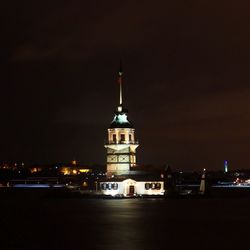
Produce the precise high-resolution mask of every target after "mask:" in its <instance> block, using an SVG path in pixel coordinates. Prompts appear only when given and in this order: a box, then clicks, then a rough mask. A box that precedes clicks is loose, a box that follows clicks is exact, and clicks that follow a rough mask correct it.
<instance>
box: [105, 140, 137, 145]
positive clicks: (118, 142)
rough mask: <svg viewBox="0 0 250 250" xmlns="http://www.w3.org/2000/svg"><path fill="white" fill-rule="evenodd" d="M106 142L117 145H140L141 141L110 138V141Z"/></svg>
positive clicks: (106, 142)
mask: <svg viewBox="0 0 250 250" xmlns="http://www.w3.org/2000/svg"><path fill="white" fill-rule="evenodd" d="M104 144H105V145H117V144H130V145H139V141H124V140H115V141H113V140H108V141H105V142H104Z"/></svg>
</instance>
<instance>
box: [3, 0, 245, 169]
mask: <svg viewBox="0 0 250 250" xmlns="http://www.w3.org/2000/svg"><path fill="white" fill-rule="evenodd" d="M249 8H250V4H249V1H247V0H238V1H232V0H231V1H230V0H226V1H224V0H219V1H215V0H202V1H201V0H188V1H187V0H176V1H168V0H167V1H82V0H81V1H80V0H79V1H61V0H60V1H56V0H54V1H40V0H37V1H33V0H29V1H19V0H13V1H4V2H2V3H1V8H0V12H1V15H0V16H1V17H0V18H1V20H0V30H1V34H0V45H1V46H0V63H1V64H0V65H1V70H0V71H1V74H0V80H1V92H0V93H1V99H0V114H1V122H0V138H1V139H0V145H1V146H0V161H1V162H3V161H24V162H26V163H52V162H69V161H71V160H72V159H73V158H75V159H76V160H78V161H80V162H81V163H83V164H93V163H100V164H105V149H104V147H103V144H104V140H105V139H106V137H107V131H106V130H107V128H108V126H109V124H110V122H111V121H112V119H113V112H114V110H115V108H116V106H117V104H118V101H119V95H118V84H117V81H116V78H117V71H118V69H119V61H120V59H122V61H123V71H124V105H125V106H126V107H127V108H128V110H129V119H130V120H131V122H132V123H133V124H134V126H135V128H136V134H137V138H138V140H139V141H140V146H139V148H138V154H137V156H138V163H139V164H155V165H157V164H166V163H168V164H170V165H171V166H172V168H173V169H183V170H190V169H202V168H204V167H206V168H208V169H223V161H224V160H225V159H227V160H228V161H229V168H231V169H239V168H250V163H249V153H250V84H249V81H250V71H249V66H250V15H249Z"/></svg>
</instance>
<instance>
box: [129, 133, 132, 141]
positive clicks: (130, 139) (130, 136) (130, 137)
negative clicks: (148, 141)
mask: <svg viewBox="0 0 250 250" xmlns="http://www.w3.org/2000/svg"><path fill="white" fill-rule="evenodd" d="M129 141H130V142H131V141H132V135H131V134H129Z"/></svg>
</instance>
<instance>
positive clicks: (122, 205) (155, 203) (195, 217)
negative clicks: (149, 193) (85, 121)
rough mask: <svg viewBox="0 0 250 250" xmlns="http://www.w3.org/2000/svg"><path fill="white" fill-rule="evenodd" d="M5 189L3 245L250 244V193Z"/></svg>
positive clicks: (0, 213) (23, 248) (0, 227)
mask: <svg viewBox="0 0 250 250" xmlns="http://www.w3.org/2000/svg"><path fill="white" fill-rule="evenodd" d="M46 192H48V191H44V190H42V191H41V190H38V191H36V190H32V191H26V190H21V191H20V190H18V191H15V192H14V191H12V192H8V193H6V191H5V192H3V191H0V204H1V205H0V250H5V249H20V250H29V249H32V250H33V249H37V250H38V249H39V250H40V249H53V250H54V249H171V250H172V249H183V250H186V249H202V250H203V249H209V250H210V249H243V248H244V249H250V243H249V242H250V195H249V198H248V196H245V197H237V196H233V197H213V198H204V199H167V200H165V199H117V200H115V199H110V200H109V199H83V198H79V197H75V198H69V197H63V196H56V195H55V196H54V197H53V195H47V194H46Z"/></svg>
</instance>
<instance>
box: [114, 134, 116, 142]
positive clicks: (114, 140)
mask: <svg viewBox="0 0 250 250" xmlns="http://www.w3.org/2000/svg"><path fill="white" fill-rule="evenodd" d="M113 142H116V134H113Z"/></svg>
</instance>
